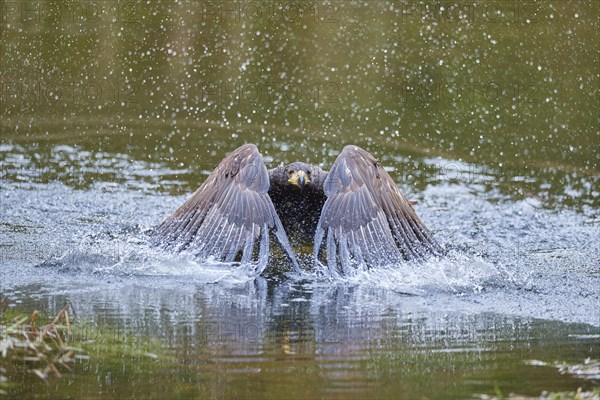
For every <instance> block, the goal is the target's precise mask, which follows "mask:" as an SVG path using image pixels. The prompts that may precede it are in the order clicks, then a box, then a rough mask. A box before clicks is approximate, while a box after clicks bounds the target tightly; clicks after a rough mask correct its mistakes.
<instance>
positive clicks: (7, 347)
mask: <svg viewBox="0 0 600 400" xmlns="http://www.w3.org/2000/svg"><path fill="white" fill-rule="evenodd" d="M68 308H69V305H67V306H65V308H63V309H62V310H61V311H60V312H59V313H58V314H57V315H56V317H54V319H53V320H52V322H49V323H46V324H45V325H43V327H41V328H39V329H38V327H37V324H36V323H37V320H38V318H39V317H40V313H39V311H34V312H33V313H32V314H31V317H30V318H29V317H26V316H15V317H13V318H7V316H6V314H4V313H3V314H1V315H2V316H1V317H0V324H1V325H2V329H1V330H0V354H1V355H2V361H1V362H2V365H1V366H0V374H1V375H0V394H6V388H8V387H10V385H11V382H10V377H11V376H13V375H16V374H18V373H19V371H20V370H22V369H23V368H26V369H27V370H29V371H31V372H32V373H34V374H35V375H37V376H39V377H40V378H41V379H43V380H44V381H48V379H49V377H50V376H55V377H58V378H60V377H61V372H60V370H62V369H66V370H71V365H72V363H73V362H74V361H75V358H76V357H78V356H79V354H80V353H81V352H82V351H81V349H78V348H76V347H73V346H70V345H69V344H68V340H67V337H68V335H70V334H71V321H70V318H69V313H68ZM28 320H29V322H27V321H28Z"/></svg>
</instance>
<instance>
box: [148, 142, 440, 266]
mask: <svg viewBox="0 0 600 400" xmlns="http://www.w3.org/2000/svg"><path fill="white" fill-rule="evenodd" d="M269 232H273V233H274V234H275V236H276V237H277V239H278V242H279V243H280V245H281V247H282V248H283V250H284V251H285V253H286V254H287V255H288V257H289V259H290V260H291V262H292V265H293V267H294V269H296V270H298V269H299V265H298V262H297V260H296V256H295V254H294V252H293V250H292V246H291V244H290V238H291V239H292V240H291V241H292V244H294V245H303V244H306V243H310V242H312V243H313V248H314V251H313V258H314V261H315V263H316V264H318V265H320V266H322V267H325V265H326V270H327V271H329V273H331V274H332V275H338V274H347V273H349V272H350V271H351V270H353V269H356V268H360V267H367V268H370V267H374V266H379V265H387V264H395V263H398V262H401V261H403V260H405V259H416V258H421V257H423V256H425V255H427V254H441V253H442V249H441V247H440V246H439V245H438V244H437V242H436V241H435V239H434V238H433V236H432V235H431V233H430V232H429V230H428V229H427V228H426V227H425V225H423V223H422V222H421V221H420V220H419V218H418V217H417V215H416V214H415V212H414V209H413V207H412V204H411V202H409V201H408V200H406V199H405V198H404V196H403V195H402V193H401V192H400V190H399V189H398V187H397V186H396V185H395V184H394V182H393V181H392V179H391V178H390V176H389V174H388V173H387V172H386V171H385V170H384V169H383V167H382V166H381V165H380V164H379V161H378V160H377V159H375V158H374V157H373V156H372V155H371V154H370V153H368V152H367V151H365V150H363V149H361V148H359V147H357V146H346V147H345V148H344V150H343V151H342V153H341V154H340V155H339V156H338V158H337V159H336V161H335V163H334V164H333V166H332V168H331V171H329V172H327V171H323V170H322V169H321V168H319V167H318V166H314V165H309V164H305V163H301V162H296V163H292V164H289V165H287V166H282V167H278V168H274V169H272V170H267V169H266V167H265V165H264V162H263V160H262V156H261V155H260V153H259V152H258V149H257V147H256V146H255V145H253V144H246V145H243V146H241V147H239V148H238V149H236V150H234V151H233V152H231V153H230V154H229V155H227V156H226V157H225V158H224V159H223V160H222V161H221V162H220V163H219V165H218V166H217V168H215V170H214V171H213V172H212V173H211V175H210V176H209V177H208V179H207V180H206V181H205V182H204V183H203V184H202V185H201V186H200V188H198V190H196V192H195V193H194V194H193V195H192V196H191V197H190V198H189V199H188V200H187V201H186V202H185V203H184V204H183V205H182V206H181V207H180V208H179V209H178V210H176V211H175V212H174V213H173V214H172V215H171V216H169V217H168V218H167V219H166V220H165V221H164V222H163V223H162V224H161V225H160V226H159V227H158V228H157V229H156V230H155V232H154V234H153V238H154V241H155V242H156V243H158V244H160V245H162V246H163V247H165V248H167V249H171V250H174V251H182V250H189V251H192V252H194V253H195V254H196V255H197V256H198V257H200V258H208V257H213V258H215V259H217V260H223V261H226V262H231V261H241V262H242V263H246V262H252V261H253V260H254V261H257V262H258V265H257V272H258V273H261V272H262V271H263V270H264V268H265V267H266V265H267V262H268V258H269V252H270V251H269V244H270V240H269V236H270V235H269ZM288 235H289V236H288ZM256 243H259V245H258V246H256ZM255 247H256V249H255ZM255 250H258V252H257V254H255Z"/></svg>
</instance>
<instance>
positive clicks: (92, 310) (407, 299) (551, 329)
mask: <svg viewBox="0 0 600 400" xmlns="http://www.w3.org/2000/svg"><path fill="white" fill-rule="evenodd" d="M77 280H81V278H79V279H76V281H77ZM86 280H87V279H86ZM90 280H91V281H92V282H88V285H89V284H90V283H93V285H92V287H90V286H86V287H85V289H84V290H77V288H75V290H70V289H69V290H64V291H63V293H62V294H59V293H56V292H54V293H52V294H50V293H48V292H46V289H42V288H41V287H39V286H26V287H21V288H19V289H18V290H15V291H9V292H8V294H9V298H11V299H12V301H14V300H15V299H23V303H21V304H19V308H25V309H30V308H37V309H42V310H55V309H57V308H60V307H62V304H64V302H65V301H70V302H71V304H72V305H73V307H74V309H75V310H77V313H78V318H80V319H86V318H87V319H91V320H92V321H93V324H92V325H89V324H88V325H83V327H84V328H82V329H84V330H83V331H78V329H77V325H76V328H75V329H74V331H73V336H74V337H75V338H77V337H78V336H80V337H85V336H86V331H85V329H98V330H105V332H104V333H107V334H109V335H114V336H117V337H119V336H133V337H135V336H138V337H139V336H151V337H156V338H159V339H160V341H161V343H162V345H163V346H164V350H165V352H166V356H163V357H164V359H163V360H162V361H161V362H162V364H161V367H160V368H157V367H154V369H153V368H152V365H150V366H148V365H146V364H148V363H149V359H148V358H146V359H144V357H141V359H139V360H137V362H139V363H140V364H141V366H140V367H139V368H140V369H142V370H149V372H150V373H152V374H153V377H154V379H156V384H157V385H160V386H163V389H164V390H165V391H166V392H167V393H168V392H169V391H170V390H175V391H177V393H178V395H175V397H185V396H189V395H201V396H202V395H206V394H207V393H210V395H211V396H212V397H230V396H235V394H236V393H245V395H246V396H249V397H254V396H255V395H260V396H262V394H259V393H264V394H267V395H268V396H267V397H273V398H276V397H278V396H281V395H284V394H285V393H288V392H289V391H291V394H290V396H291V397H293V398H296V397H306V396H321V395H325V394H328V393H329V394H331V393H337V394H339V396H340V397H343V398H347V397H348V396H350V397H357V398H361V397H364V396H371V395H372V394H373V393H380V395H382V396H384V397H388V396H389V397H395V394H398V393H402V394H404V396H403V397H405V398H412V397H413V396H416V395H419V394H422V393H425V392H426V393H430V394H434V393H440V394H442V393H446V394H448V395H452V394H453V395H458V396H468V395H470V394H472V393H474V392H477V391H488V392H489V391H490V390H491V389H492V388H493V383H492V382H493V381H492V379H493V380H496V379H498V380H499V383H501V384H502V386H503V387H505V388H507V389H511V390H512V389H517V390H521V391H522V390H525V389H526V388H527V387H528V386H535V385H538V384H541V385H543V387H545V388H547V389H552V388H553V387H560V385H561V384H562V385H564V384H572V383H570V382H572V378H569V377H561V376H559V375H558V373H555V372H554V371H553V370H552V369H548V370H547V371H544V372H545V373H543V374H538V375H536V374H532V375H533V376H532V377H531V379H530V380H529V381H528V382H526V383H525V382H522V383H520V384H519V383H514V382H511V381H510V380H511V379H513V378H511V377H516V376H518V374H519V373H522V372H524V371H527V367H526V366H525V365H524V364H523V360H525V359H546V360H556V359H561V360H562V359H577V358H578V357H581V355H582V354H587V355H590V356H593V355H594V354H596V355H597V354H598V351H599V350H600V348H599V347H598V342H597V341H595V340H593V339H591V340H590V339H587V340H586V339H577V338H575V337H573V336H578V335H579V336H580V337H585V336H584V335H587V334H592V333H597V332H598V330H597V328H592V327H590V326H589V325H577V324H570V325H569V324H561V323H557V322H546V321H543V320H535V319H531V318H519V317H510V316H501V315H497V314H486V313H469V312H466V313H463V312H460V311H450V312H446V311H433V310H428V309H427V304H426V303H427V302H431V301H433V302H435V299H431V298H429V299H415V298H414V297H411V296H406V295H402V294H397V293H394V292H390V291H388V290H382V289H377V288H369V287H365V286H356V287H348V286H347V285H334V286H331V285H323V286H320V285H319V286H314V285H311V284H307V283H306V282H305V283H302V282H287V283H283V284H274V283H272V282H271V283H269V282H266V281H264V280H263V279H258V280H257V281H254V282H248V283H245V284H219V285H198V284H194V283H186V282H185V281H181V280H177V279H173V278H169V277H160V278H124V279H116V282H115V279H114V277H113V278H108V277H106V276H102V277H91V278H90ZM107 280H108V281H110V282H107ZM75 286H76V285H75ZM51 292H53V290H51ZM123 362H126V364H125V365H123V367H124V368H121V367H119V368H115V369H110V368H108V367H107V366H97V365H96V364H95V363H94V362H93V360H92V361H90V362H89V363H88V364H84V365H80V366H78V367H77V368H78V369H79V370H80V372H79V373H78V375H77V376H74V377H70V378H69V381H70V382H72V383H78V384H80V385H78V386H77V387H78V389H77V390H78V392H77V393H79V395H82V394H85V395H86V396H94V397H96V396H98V397H110V396H111V395H117V396H118V397H128V396H129V395H137V396H140V395H143V394H144V393H145V390H146V389H144V388H143V386H140V385H139V384H138V383H140V382H139V380H142V379H143V377H142V376H139V374H138V373H136V371H135V370H133V371H131V370H129V368H127V367H126V366H127V365H130V363H131V362H135V360H130V361H127V360H126V359H125V360H123ZM150 364H152V362H150ZM98 368H100V370H98ZM528 368H529V369H532V367H528ZM502 370H507V371H510V373H509V376H508V377H507V378H503V377H502V375H496V374H498V371H502ZM527 372H528V373H531V372H532V371H527ZM533 372H535V371H533ZM90 373H91V374H92V376H98V380H97V381H96V383H93V384H92V385H91V386H85V385H84V384H85V383H86V382H88V381H90V380H91V377H90V376H88V374H90ZM549 377H551V379H552V381H549V380H548V379H549ZM457 380H459V381H460V382H462V383H461V384H460V385H459V387H456V382H457ZM88 383H90V382H88ZM577 383H578V384H582V383H580V382H577ZM583 384H584V385H585V382H584V383H583ZM554 385H555V386H554ZM34 386H35V385H34ZM267 387H268V388H269V390H268V391H265V392H263V390H266V388H267ZM50 390H60V392H61V393H70V389H69V388H66V387H65V386H64V385H63V384H61V383H53V384H52V385H51V388H50ZM380 390H381V392H380ZM239 391H241V392H239ZM155 395H156V394H155Z"/></svg>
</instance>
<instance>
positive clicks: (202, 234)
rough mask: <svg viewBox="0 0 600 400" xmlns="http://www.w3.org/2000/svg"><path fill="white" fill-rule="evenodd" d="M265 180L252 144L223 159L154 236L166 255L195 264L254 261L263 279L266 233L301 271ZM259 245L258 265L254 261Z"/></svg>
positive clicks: (258, 157)
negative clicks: (183, 254)
mask: <svg viewBox="0 0 600 400" xmlns="http://www.w3.org/2000/svg"><path fill="white" fill-rule="evenodd" d="M268 190H269V175H268V173H267V169H266V167H265V164H264V162H263V159H262V156H261V155H260V153H259V152H258V149H257V147H256V146H255V145H253V144H246V145H244V146H241V147H239V148H238V149H236V150H234V151H233V152H231V153H230V154H229V155H227V156H226V157H225V158H224V159H223V160H222V161H221V162H220V163H219V165H218V166H217V168H215V170H214V171H213V172H212V173H211V174H210V176H209V177H208V179H207V180H206V181H205V182H204V183H203V184H202V185H201V186H200V188H198V190H196V192H195V193H194V194H193V195H192V196H191V197H190V198H189V199H188V200H187V201H186V202H185V203H184V204H183V205H182V206H181V207H180V208H179V209H177V210H176V211H175V212H174V213H173V214H172V215H171V216H169V217H168V218H167V219H166V220H165V221H164V222H163V223H162V224H161V225H160V226H158V227H157V228H156V230H155V231H154V233H153V241H154V243H156V244H159V245H162V246H163V247H164V248H166V249H171V250H174V251H177V252H179V251H182V250H188V251H191V252H193V253H195V254H196V255H197V256H198V257H199V258H201V259H206V258H208V257H214V258H215V259H216V260H221V261H225V262H231V261H234V260H236V259H237V258H240V259H241V262H242V263H247V262H251V261H258V264H257V273H261V272H262V271H263V270H264V269H265V267H266V265H267V262H268V260H269V231H270V230H274V233H275V235H276V237H277V239H278V240H279V242H280V243H281V245H282V247H283V249H284V250H285V251H286V253H287V255H288V256H289V258H290V260H291V261H292V264H293V267H294V269H296V270H299V267H298V263H297V261H296V257H295V256H294V254H293V252H292V249H291V246H290V243H289V240H288V237H287V235H286V233H285V231H284V229H283V226H282V225H281V221H280V220H279V217H278V216H277V213H276V212H275V208H274V207H273V203H272V202H271V199H270V198H269V195H268V193H267V192H268ZM256 242H259V243H260V244H259V252H258V260H253V257H254V247H255V243H256Z"/></svg>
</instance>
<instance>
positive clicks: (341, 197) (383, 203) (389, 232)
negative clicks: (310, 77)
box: [314, 146, 442, 275]
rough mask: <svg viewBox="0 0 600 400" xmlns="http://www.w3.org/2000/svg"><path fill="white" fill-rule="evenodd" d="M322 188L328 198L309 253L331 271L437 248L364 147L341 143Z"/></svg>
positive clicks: (392, 260) (438, 250)
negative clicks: (312, 250)
mask: <svg viewBox="0 0 600 400" xmlns="http://www.w3.org/2000/svg"><path fill="white" fill-rule="evenodd" d="M323 189H324V191H325V195H326V196H327V200H326V201H325V204H324V205H323V210H322V211H321V217H320V219H319V224H318V226H317V231H316V234H315V244H314V255H315V258H316V260H317V262H318V263H321V265H323V264H324V263H326V264H327V267H328V268H329V271H330V272H331V273H332V274H333V275H338V274H340V273H341V274H346V273H348V272H349V271H350V268H352V267H353V266H354V267H355V266H357V265H367V266H368V267H372V266H378V265H387V264H393V263H398V262H400V261H402V260H405V259H416V258H421V257H423V256H424V255H426V254H428V253H434V254H437V253H442V249H441V247H440V246H439V245H438V244H437V242H436V241H435V239H434V238H433V236H432V235H431V233H430V232H429V230H428V229H427V228H426V227H425V225H424V224H423V223H422V222H421V221H420V220H419V217H417V215H416V213H415V211H414V209H413V207H412V204H411V203H410V202H409V201H408V200H407V199H406V198H405V197H404V196H403V195H402V193H401V192H400V189H398V187H397V186H396V184H395V183H394V181H393V180H392V178H391V177H390V176H389V174H388V173H387V172H386V171H385V170H384V169H383V167H382V166H381V165H380V164H379V161H378V160H377V159H376V158H375V157H373V156H372V155H371V154H370V153H369V152H367V151H365V150H363V149H361V148H359V147H357V146H346V147H345V148H344V150H343V151H342V153H341V154H340V155H339V156H338V158H337V159H336V161H335V163H334V164H333V167H332V168H331V171H329V174H328V176H327V178H326V179H325V182H324V184H323ZM324 250H326V251H325V253H326V260H324V257H323V251H324Z"/></svg>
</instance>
